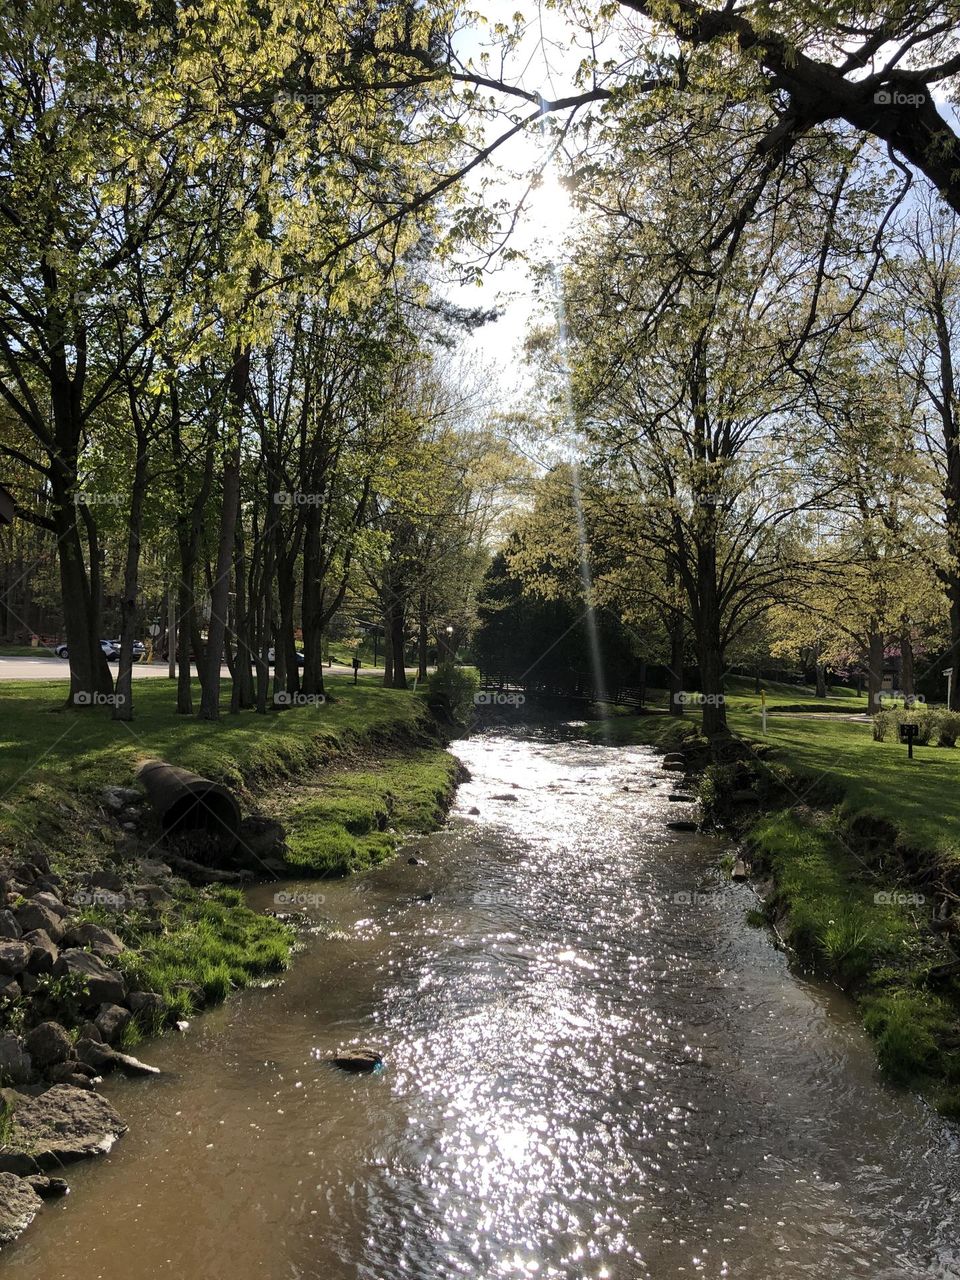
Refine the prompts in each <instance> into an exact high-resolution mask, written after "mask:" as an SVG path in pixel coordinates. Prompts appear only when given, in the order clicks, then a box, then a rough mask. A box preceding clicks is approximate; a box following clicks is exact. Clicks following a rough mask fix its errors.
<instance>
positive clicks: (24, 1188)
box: [0, 1173, 43, 1248]
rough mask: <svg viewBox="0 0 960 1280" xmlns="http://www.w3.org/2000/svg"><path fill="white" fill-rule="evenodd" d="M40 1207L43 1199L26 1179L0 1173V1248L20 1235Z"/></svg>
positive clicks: (12, 1174) (13, 1174)
mask: <svg viewBox="0 0 960 1280" xmlns="http://www.w3.org/2000/svg"><path fill="white" fill-rule="evenodd" d="M42 1208H43V1201H42V1200H41V1199H40V1197H39V1195H38V1194H37V1192H36V1190H35V1188H33V1187H31V1186H30V1184H29V1182H27V1181H26V1179H24V1178H18V1177H17V1175H16V1174H15V1173H0V1248H2V1246H3V1245H5V1244H10V1243H11V1241H13V1240H16V1238H17V1236H19V1235H22V1234H23V1232H24V1231H26V1229H27V1227H29V1225H30V1223H31V1222H32V1221H33V1220H34V1218H35V1217H36V1216H37V1214H38V1213H39V1212H40V1210H41V1209H42Z"/></svg>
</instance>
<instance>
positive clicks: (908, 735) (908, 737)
mask: <svg viewBox="0 0 960 1280" xmlns="http://www.w3.org/2000/svg"><path fill="white" fill-rule="evenodd" d="M919 732H920V726H919V725H918V724H901V725H900V741H901V742H905V743H906V744H907V756H908V757H909V759H911V760H912V759H913V740H914V738H915V737H916V736H917V734H918V733H919Z"/></svg>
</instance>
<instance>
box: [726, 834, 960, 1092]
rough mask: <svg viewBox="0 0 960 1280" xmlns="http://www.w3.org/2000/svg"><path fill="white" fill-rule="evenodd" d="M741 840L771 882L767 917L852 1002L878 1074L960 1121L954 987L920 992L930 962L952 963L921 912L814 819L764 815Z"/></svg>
mask: <svg viewBox="0 0 960 1280" xmlns="http://www.w3.org/2000/svg"><path fill="white" fill-rule="evenodd" d="M747 839H748V843H749V846H750V848H751V850H752V851H753V856H754V859H755V863H754V866H755V870H756V871H759V872H760V873H761V874H769V875H770V876H771V877H772V879H773V883H774V885H775V892H774V893H773V895H772V896H771V897H770V898H769V899H768V900H767V903H766V914H767V916H768V919H771V920H773V921H775V922H776V924H777V928H778V930H779V931H780V933H781V935H782V936H783V937H785V939H786V941H787V942H788V943H789V944H790V946H791V947H793V948H794V950H795V951H796V953H797V955H798V957H799V958H800V960H801V961H802V962H803V963H804V964H806V965H807V966H809V967H810V968H812V969H814V970H815V971H816V972H818V973H820V974H821V975H823V976H824V977H827V978H828V979H830V980H832V981H835V982H837V983H838V984H839V985H840V986H842V987H843V988H844V989H845V990H846V991H848V992H849V993H850V994H851V995H852V996H854V997H855V998H856V999H857V1000H858V1002H859V1004H860V1008H861V1013H862V1016H863V1024H864V1027H865V1028H866V1030H867V1031H868V1033H869V1034H870V1035H871V1036H872V1037H873V1038H874V1040H875V1042H876V1049H877V1058H878V1061H879V1064H880V1067H881V1069H882V1071H883V1073H884V1074H885V1075H886V1076H887V1078H888V1079H890V1080H891V1081H892V1082H893V1083H894V1084H898V1085H912V1086H915V1087H918V1088H920V1089H922V1090H924V1091H926V1092H929V1093H930V1094H931V1095H932V1096H933V1097H934V1098H935V1100H936V1101H937V1102H938V1104H939V1105H940V1106H941V1107H942V1109H944V1110H945V1111H950V1112H951V1113H957V1114H960V1089H958V1088H957V1085H958V1084H960V1057H958V1055H957V1053H956V1051H955V1049H954V1047H953V1037H954V1035H955V1033H956V1031H957V1025H958V1013H960V989H958V988H957V986H956V984H955V983H953V982H950V983H948V984H946V985H944V986H943V987H942V988H940V989H938V990H931V989H928V987H927V985H926V984H927V977H928V974H929V972H930V969H931V968H932V967H933V966H934V965H937V964H942V963H944V962H945V961H948V960H951V959H953V955H952V952H951V951H950V950H949V948H948V947H947V945H946V944H945V943H944V942H943V941H942V939H941V938H940V937H938V936H937V935H935V934H933V933H932V932H931V930H930V929H929V927H928V923H927V914H928V912H927V907H926V905H925V904H924V903H922V902H920V903H915V902H911V901H910V900H909V898H908V897H907V895H903V896H902V897H901V898H900V899H898V897H897V893H896V890H897V888H898V886H897V885H896V884H895V883H892V884H891V883H888V884H886V885H884V883H883V882H882V881H881V880H878V879H877V878H875V877H873V876H867V875H864V869H863V868H862V867H861V866H860V865H859V864H858V862H857V860H856V857H855V855H854V853H853V851H851V850H850V849H849V848H848V847H847V845H846V844H845V843H844V842H842V841H840V840H839V839H837V837H836V835H835V834H834V833H833V832H832V831H831V830H830V827H829V824H828V823H823V821H822V819H821V820H820V821H819V823H818V820H817V817H816V815H805V816H800V815H798V814H797V813H794V812H790V811H788V810H785V811H781V812H780V813H774V814H767V815H765V816H763V817H762V818H760V820H759V821H758V822H757V823H756V824H755V825H754V826H753V827H752V828H751V829H750V831H749V833H748V836H747ZM878 898H879V900H878ZM904 899H906V900H904Z"/></svg>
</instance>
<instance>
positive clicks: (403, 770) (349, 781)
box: [275, 747, 457, 876]
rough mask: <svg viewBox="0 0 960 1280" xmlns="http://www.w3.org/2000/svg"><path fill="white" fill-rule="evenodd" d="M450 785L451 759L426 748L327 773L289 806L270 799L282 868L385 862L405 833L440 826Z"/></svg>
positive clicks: (320, 871) (339, 871) (350, 868)
mask: <svg viewBox="0 0 960 1280" xmlns="http://www.w3.org/2000/svg"><path fill="white" fill-rule="evenodd" d="M456 779H457V762H456V760H455V759H454V757H453V756H451V755H450V754H449V752H446V751H441V750H440V749H439V748H436V747H432V748H431V747H426V748H421V749H420V750H417V751H404V752H403V753H402V754H400V755H388V756H378V757H377V758H376V759H375V760H372V761H370V762H369V764H368V765H367V766H366V767H361V768H360V769H354V768H349V769H333V770H331V771H330V772H328V773H325V774H324V775H322V776H321V777H319V778H317V779H316V781H312V782H309V783H307V784H306V785H305V786H304V787H301V788H298V789H297V792H296V793H295V796H294V798H293V800H292V803H289V804H287V803H285V798H284V797H283V796H282V795H280V796H277V797H276V800H275V803H276V804H277V806H278V811H277V816H278V817H281V818H282V821H283V823H284V825H285V826H286V828H287V846H288V848H289V854H288V861H289V862H290V863H292V864H293V865H294V866H295V867H298V868H302V869H303V871H304V873H305V874H310V875H322V876H331V875H332V876H338V875H349V874H351V873H354V872H357V871H365V870H367V869H368V868H369V867H372V866H375V865H376V864H377V863H379V862H383V861H385V860H386V859H387V858H389V857H391V856H392V855H393V853H394V852H395V850H396V848H397V845H398V844H399V842H400V840H401V838H402V836H403V835H404V834H405V833H407V832H410V831H431V830H433V829H434V828H436V827H438V826H439V825H440V824H441V823H442V821H443V818H444V815H445V813H446V809H447V805H448V803H449V801H450V798H451V796H452V795H453V790H454V787H455V786H456Z"/></svg>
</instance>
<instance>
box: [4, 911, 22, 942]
mask: <svg viewBox="0 0 960 1280" xmlns="http://www.w3.org/2000/svg"><path fill="white" fill-rule="evenodd" d="M21 933H23V930H22V929H21V928H20V926H19V924H17V918H16V916H15V915H14V914H13V912H12V911H9V910H8V909H7V908H4V909H3V910H2V911H0V938H2V939H7V938H9V939H12V940H13V941H16V940H17V938H19V937H20V935H21Z"/></svg>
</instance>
